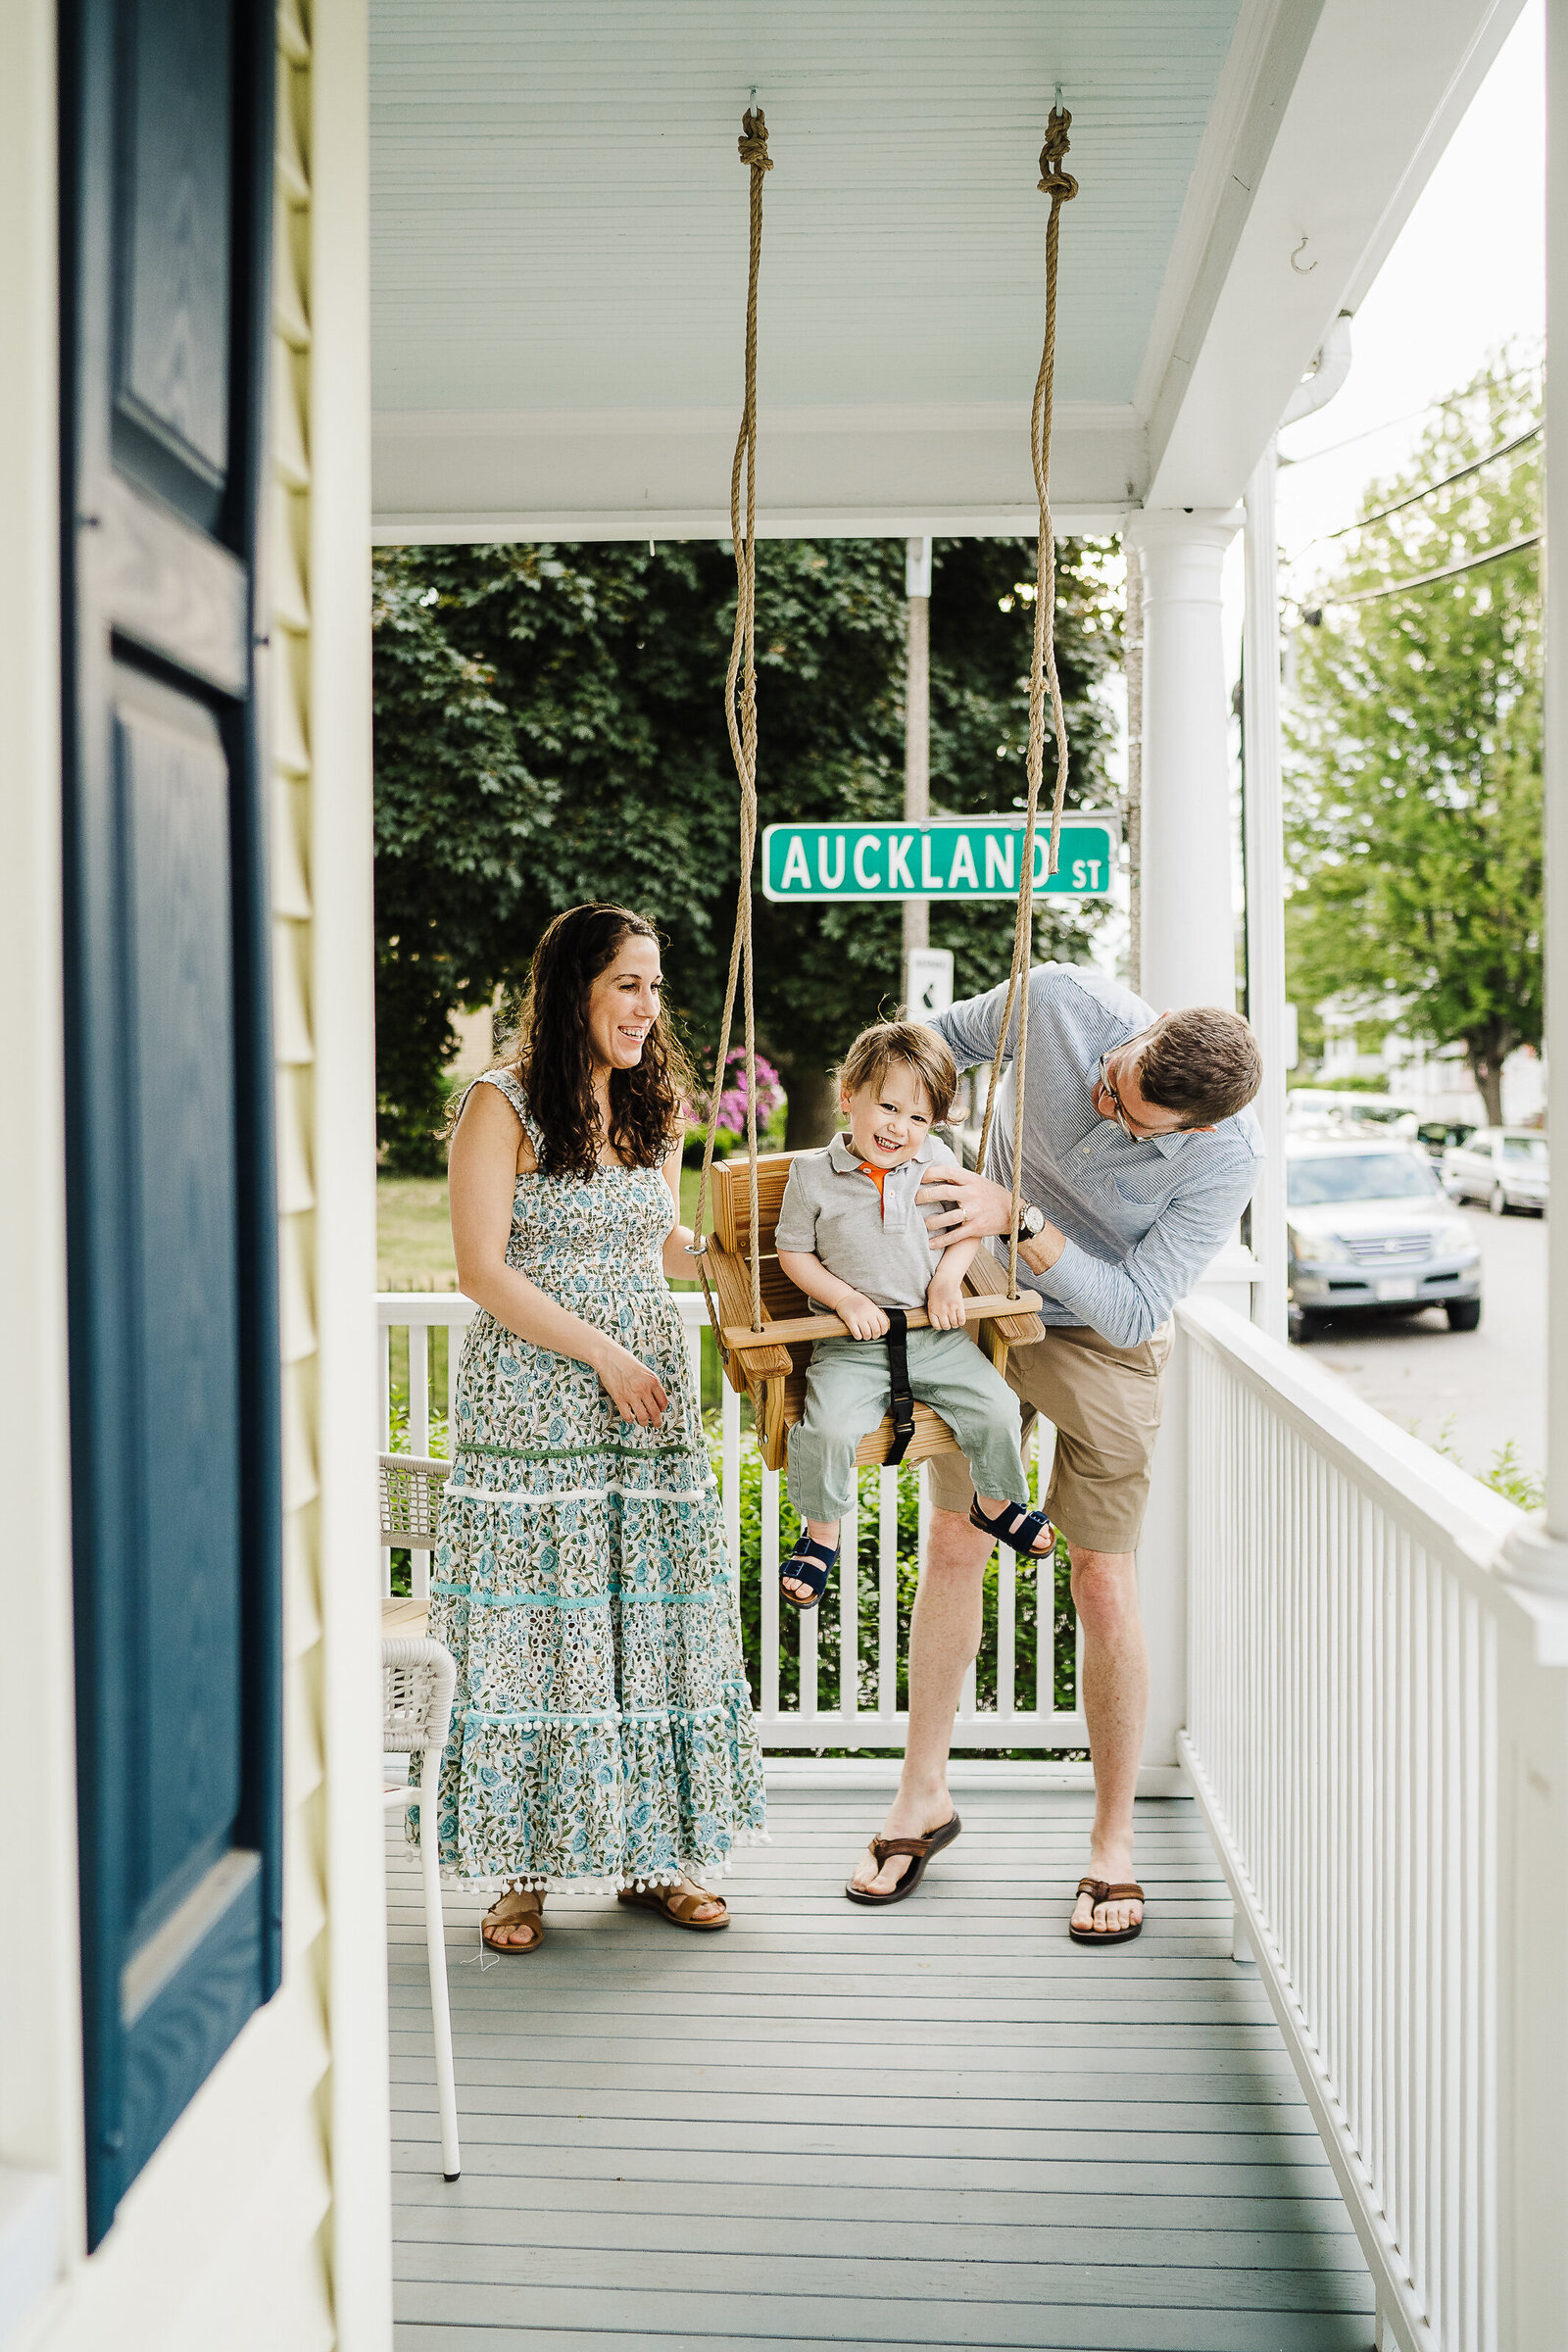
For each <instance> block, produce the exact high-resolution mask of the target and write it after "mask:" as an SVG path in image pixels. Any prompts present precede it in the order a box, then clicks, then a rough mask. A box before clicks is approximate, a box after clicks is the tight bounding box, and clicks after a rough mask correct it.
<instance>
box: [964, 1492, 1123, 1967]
mask: <svg viewBox="0 0 1568 2352" xmlns="http://www.w3.org/2000/svg"><path fill="white" fill-rule="evenodd" d="M1017 1507H1018V1506H1017V1505H1016V1504H1013V1503H1009V1504H1008V1505H1007V1507H1006V1509H1005V1510H1003V1511H999V1512H998V1513H997V1515H996V1517H995V1518H994V1519H988V1518H987V1516H986V1514H985V1512H984V1511H983V1510H982V1509H981V1508H980V1497H979V1495H976V1496H975V1498H974V1500H973V1501H972V1502H971V1503H970V1505H969V1525H970V1526H971V1527H977V1528H978V1529H979V1530H980V1533H981V1534H982V1535H983V1536H995V1537H996V1539H997V1542H998V1543H999V1544H1006V1546H1007V1548H1008V1550H1009V1551H1015V1552H1017V1553H1018V1555H1019V1557H1020V1558H1021V1559H1026V1560H1028V1559H1033V1560H1049V1559H1050V1557H1051V1555H1052V1553H1053V1552H1054V1550H1055V1548H1056V1531H1055V1529H1054V1527H1053V1525H1052V1523H1051V1521H1050V1520H1049V1519H1048V1518H1047V1517H1046V1514H1045V1512H1044V1511H1025V1512H1024V1515H1023V1517H1022V1518H1021V1519H1017V1520H1016V1521H1015V1512H1016V1510H1017ZM1042 1536H1049V1537H1050V1538H1051V1542H1050V1543H1049V1544H1047V1545H1046V1547H1045V1549H1044V1550H1043V1551H1041V1550H1037V1549H1036V1545H1037V1544H1039V1542H1040V1539H1041V1537H1042ZM1102 1941H1103V1938H1102Z"/></svg>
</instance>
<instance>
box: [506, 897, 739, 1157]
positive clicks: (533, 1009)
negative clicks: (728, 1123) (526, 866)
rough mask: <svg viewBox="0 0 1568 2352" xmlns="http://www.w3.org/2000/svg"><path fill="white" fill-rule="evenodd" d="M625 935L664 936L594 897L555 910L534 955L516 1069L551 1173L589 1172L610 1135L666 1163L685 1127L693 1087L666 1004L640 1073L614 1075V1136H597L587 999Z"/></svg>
mask: <svg viewBox="0 0 1568 2352" xmlns="http://www.w3.org/2000/svg"><path fill="white" fill-rule="evenodd" d="M627 939H651V940H653V941H654V943H655V945H656V946H657V945H658V941H659V934H658V932H657V931H656V930H655V929H654V926H653V924H652V923H650V922H645V921H644V919H643V917H642V916H641V915H640V914H633V913H632V911H631V909H630V908H629V907H613V906H610V905H608V904H606V903H605V902H603V901H596V902H595V903H594V904H593V905H592V906H588V907H568V908H567V909H566V912H565V913H564V914H558V915H557V916H556V918H555V920H554V922H552V923H551V924H550V926H549V928H548V929H547V930H546V932H545V933H544V936H543V937H542V938H541V940H540V942H539V945H538V946H537V947H536V948H535V949H534V952H533V962H532V964H531V966H530V967H529V972H528V985H527V988H526V990H525V991H524V994H523V1000H522V1011H521V1015H520V1017H519V1019H518V1023H517V1032H516V1035H515V1038H514V1039H513V1041H512V1049H511V1052H510V1053H509V1054H507V1055H506V1056H505V1057H504V1058H503V1059H502V1061H501V1062H500V1063H498V1065H497V1066H498V1067H500V1068H503V1069H510V1070H511V1071H512V1072H513V1073H514V1075H515V1078H516V1080H517V1083H518V1084H519V1086H520V1087H521V1088H522V1091H523V1093H524V1094H525V1095H526V1097H527V1098H528V1109H529V1112H530V1114H531V1116H532V1118H533V1121H534V1124H535V1126H536V1127H537V1128H538V1129H539V1134H540V1140H541V1144H542V1146H543V1149H542V1150H541V1152H540V1154H539V1166H540V1171H541V1173H542V1174H544V1175H546V1176H582V1177H591V1176H592V1175H593V1174H594V1172H595V1170H596V1169H597V1167H598V1166H599V1154H600V1152H601V1151H602V1150H603V1149H604V1146H605V1143H606V1142H607V1141H608V1142H609V1144H610V1147H611V1149H612V1151H613V1152H618V1154H619V1155H620V1157H621V1158H622V1159H623V1160H625V1161H627V1162H628V1163H629V1164H630V1165H631V1166H632V1167H638V1168H648V1167H656V1166H658V1165H660V1164H661V1163H662V1161H663V1160H664V1159H665V1158H666V1157H667V1156H668V1154H669V1152H670V1151H671V1149H672V1147H673V1145H674V1143H675V1141H676V1139H677V1138H678V1136H679V1135H680V1133H681V1130H682V1127H683V1125H684V1123H685V1117H686V1105H687V1103H688V1102H690V1101H691V1100H692V1099H693V1097H694V1096H695V1093H696V1083H697V1082H696V1079H695V1077H694V1075H693V1072H692V1068H691V1064H690V1063H689V1062H688V1060H687V1058H686V1055H685V1054H684V1053H683V1052H682V1050H681V1046H680V1042H679V1040H678V1039H677V1038H676V1037H675V1035H674V1033H673V1031H672V1030H671V1028H670V1026H669V1022H668V1018H667V1016H666V1015H665V1013H664V1012H663V1011H662V1010H661V1012H660V1015H659V1018H658V1020H657V1021H655V1023H654V1025H653V1027H652V1028H651V1029H650V1030H649V1032H648V1036H647V1039H646V1041H645V1043H644V1046H643V1053H642V1059H641V1060H640V1061H639V1062H638V1063H637V1065H636V1067H635V1068H634V1069H630V1070H613V1071H612V1072H611V1075H610V1134H609V1136H608V1138H606V1137H605V1136H603V1135H601V1133H600V1128H599V1110H598V1105H597V1103H595V1100H594V1088H593V1079H594V1062H593V1049H592V1046H591V1044H590V1041H589V1031H588V999H589V995H590V992H591V991H592V988H593V984H594V982H595V981H596V980H597V979H598V978H599V976H600V974H601V973H603V972H606V971H608V970H609V969H610V966H611V965H612V964H613V962H614V960H615V956H616V955H617V954H618V952H619V950H620V946H621V943H622V941H624V940H627Z"/></svg>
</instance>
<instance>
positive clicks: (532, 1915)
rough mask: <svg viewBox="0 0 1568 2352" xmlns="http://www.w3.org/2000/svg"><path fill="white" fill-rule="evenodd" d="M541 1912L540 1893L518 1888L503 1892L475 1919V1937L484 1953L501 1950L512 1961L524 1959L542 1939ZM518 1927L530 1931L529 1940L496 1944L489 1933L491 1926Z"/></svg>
mask: <svg viewBox="0 0 1568 2352" xmlns="http://www.w3.org/2000/svg"><path fill="white" fill-rule="evenodd" d="M544 1912H545V1906H544V1898H543V1897H542V1896H541V1895H538V1894H535V1893H533V1892H531V1891H524V1890H523V1889H521V1888H519V1889H517V1890H516V1891H515V1892H514V1893H512V1894H504V1895H503V1896H502V1897H501V1900H500V1901H499V1902H498V1903H492V1904H491V1906H490V1908H489V1910H488V1911H487V1912H486V1913H485V1915H484V1917H483V1919H482V1920H481V1921H480V1922H479V1940H480V1942H481V1943H482V1944H483V1945H484V1947H485V1950H486V1951H488V1952H505V1953H507V1954H508V1956H509V1957H510V1958H512V1959H515V1960H522V1959H526V1958H527V1956H528V1954H529V1953H530V1952H536V1951H537V1950H538V1949H539V1946H540V1945H541V1944H542V1943H543V1941H544V1939H545V1918H544ZM518 1927H525V1928H531V1929H532V1930H533V1936H532V1939H531V1941H529V1942H527V1943H512V1942H507V1943H499V1942H498V1941H497V1940H496V1938H495V1936H492V1935H491V1933H490V1931H491V1929H492V1928H518Z"/></svg>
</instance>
